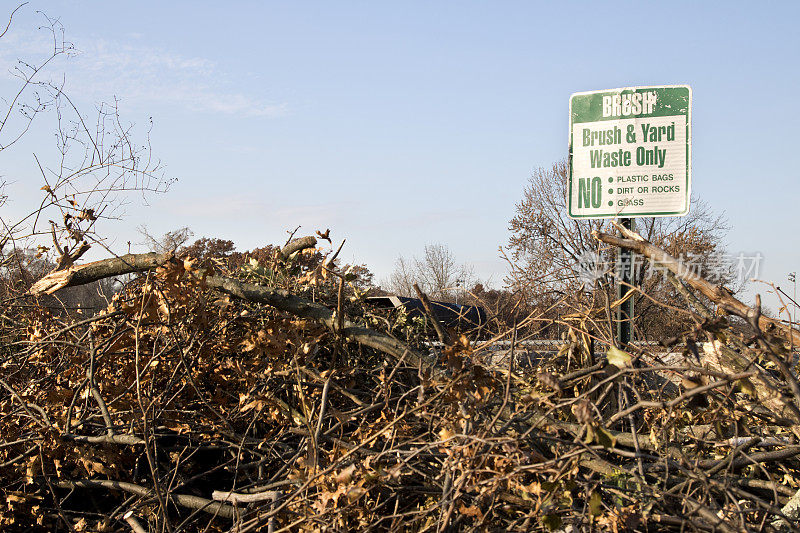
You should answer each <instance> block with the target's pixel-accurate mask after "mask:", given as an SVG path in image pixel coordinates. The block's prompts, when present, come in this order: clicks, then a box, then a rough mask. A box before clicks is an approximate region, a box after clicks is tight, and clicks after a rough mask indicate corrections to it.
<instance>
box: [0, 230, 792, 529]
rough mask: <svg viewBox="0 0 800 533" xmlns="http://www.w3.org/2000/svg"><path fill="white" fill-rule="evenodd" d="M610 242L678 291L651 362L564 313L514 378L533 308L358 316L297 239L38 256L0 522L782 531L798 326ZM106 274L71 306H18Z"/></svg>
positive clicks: (356, 298) (13, 372) (627, 242)
mask: <svg viewBox="0 0 800 533" xmlns="http://www.w3.org/2000/svg"><path fill="white" fill-rule="evenodd" d="M621 231H623V236H622V238H620V237H615V236H612V235H607V234H596V235H595V236H596V238H597V239H598V240H599V241H602V242H604V243H608V244H610V245H613V246H623V247H627V248H630V249H633V250H635V251H636V252H637V253H640V254H643V255H645V256H646V257H648V258H649V259H650V260H652V261H658V262H660V263H662V264H664V265H666V266H667V267H668V268H669V269H670V270H671V271H672V272H673V274H672V275H671V276H670V279H671V281H672V282H673V283H674V284H675V285H676V287H680V292H681V294H683V295H684V296H685V297H686V298H687V299H689V301H690V304H691V305H692V309H693V311H692V312H691V314H692V318H693V319H694V327H693V329H691V330H690V331H687V332H686V333H685V335H683V336H682V337H680V338H676V339H672V340H671V341H670V342H669V343H668V344H670V345H671V351H672V352H673V354H678V355H680V357H679V358H678V359H677V360H674V359H670V360H669V361H667V360H665V359H664V353H663V351H662V352H658V351H656V350H654V349H653V350H650V349H640V348H634V347H620V346H616V345H615V344H614V341H613V339H612V338H611V336H610V334H604V333H602V332H603V331H610V330H611V329H612V328H611V327H610V326H611V325H610V323H609V324H605V325H604V324H603V323H602V319H601V318H598V317H602V313H598V312H596V311H598V310H594V309H586V310H583V311H582V313H580V314H578V315H577V319H575V317H573V318H572V319H571V320H570V321H569V322H568V324H569V325H570V327H571V329H570V333H569V335H568V336H567V337H566V339H565V340H564V342H563V345H562V346H560V347H559V349H558V352H557V353H556V354H555V355H553V356H552V357H546V358H543V359H541V360H539V361H538V362H537V365H538V366H537V368H536V369H535V370H534V371H530V369H527V370H520V369H518V368H516V365H515V361H516V360H517V359H518V358H517V357H515V351H519V350H520V349H521V348H520V347H519V346H518V343H517V341H518V338H519V337H522V336H524V335H523V332H525V331H527V330H526V327H528V326H530V325H531V324H536V323H537V317H536V316H529V317H520V320H519V323H518V324H517V325H515V326H514V327H512V328H510V329H509V330H507V331H499V332H498V334H497V335H495V336H494V337H493V338H492V339H490V340H488V341H486V340H482V341H478V340H476V339H475V338H470V336H469V335H464V334H460V333H458V332H454V331H448V330H446V329H445V328H443V327H441V325H440V324H437V323H436V318H435V316H433V315H431V316H429V317H428V318H429V320H428V321H427V322H426V323H427V324H431V325H433V326H434V327H433V329H432V331H427V326H426V323H422V322H420V321H416V320H412V319H409V317H407V316H403V315H380V314H377V312H374V311H371V310H369V308H367V307H366V306H365V305H364V300H363V298H362V296H363V295H362V294H360V293H359V292H358V291H353V290H348V283H349V279H348V275H347V272H342V271H340V270H339V269H338V268H337V267H336V263H335V261H334V260H333V258H329V259H326V260H325V261H323V262H321V263H320V264H319V265H318V267H316V268H315V269H313V270H306V271H298V270H297V269H296V268H294V267H293V265H294V264H296V261H297V257H298V256H300V255H301V254H304V253H306V252H307V251H310V252H311V253H314V251H313V250H314V246H315V244H316V243H315V241H314V239H313V238H306V239H299V240H297V241H295V242H294V243H291V244H290V245H289V246H288V247H287V248H284V250H279V251H276V253H275V256H274V258H273V259H272V260H271V261H270V262H268V263H265V264H259V263H258V262H255V261H253V262H252V263H251V264H249V265H247V266H246V267H244V268H239V269H237V270H236V271H232V272H229V271H226V270H225V268H224V265H220V266H217V267H213V266H204V267H202V268H201V267H200V266H199V264H198V262H196V261H193V260H192V258H176V257H174V256H173V255H172V254H169V253H165V254H140V255H135V254H129V255H127V256H122V257H119V258H114V259H109V260H103V261H97V262H94V263H89V264H85V265H70V266H68V267H66V268H62V269H60V270H56V271H55V272H52V273H50V274H49V275H47V276H45V277H44V278H43V279H41V280H40V281H39V282H37V283H36V284H35V285H34V286H33V287H32V288H31V290H30V292H29V299H28V304H26V305H24V306H18V307H14V308H13V309H16V310H15V311H13V312H12V311H11V310H9V311H8V312H6V313H5V314H4V315H3V330H2V332H1V334H2V337H1V338H2V347H1V349H2V352H0V369H2V370H0V435H1V436H2V442H0V490H2V493H3V499H2V500H0V528H2V529H3V530H4V531H12V530H25V531H37V530H41V531H120V530H128V531H133V532H135V533H141V532H147V531H170V532H182V531H237V532H245V531H264V530H268V531H289V530H292V531H294V530H303V531H305V530H341V531H345V530H347V531H349V530H356V529H358V530H365V529H373V530H400V529H402V530H426V531H456V530H487V529H492V530H509V531H531V530H545V531H548V530H549V531H553V530H570V528H571V530H572V531H576V530H580V529H587V528H591V527H594V528H597V529H599V530H607V531H622V530H647V531H660V530H671V529H676V530H677V529H682V530H692V531H695V530H697V531H742V530H769V529H774V530H793V529H797V525H798V522H797V521H796V520H797V516H798V509H800V501H798V500H800V498H797V497H796V496H795V494H796V493H797V491H798V488H800V443H799V441H798V437H800V409H799V407H800V386H798V382H797V379H796V377H795V374H794V373H793V371H794V369H793V368H792V366H791V357H790V356H791V353H790V351H788V350H787V346H790V345H797V344H798V340H800V338H799V337H798V333H797V332H796V331H794V330H791V329H790V328H788V327H786V326H785V325H784V324H782V323H780V322H779V321H775V320H771V319H767V318H765V317H763V316H761V315H760V313H759V310H758V309H757V308H755V309H751V308H749V307H747V306H745V305H744V304H742V303H741V302H739V301H738V300H735V299H734V298H733V296H731V295H730V294H729V293H727V291H725V290H724V288H722V287H716V286H712V285H710V284H708V283H707V282H705V281H704V280H702V279H701V278H698V277H697V276H696V275H694V274H692V273H691V272H689V271H684V270H683V269H682V267H681V264H680V262H679V261H677V260H675V259H674V258H671V257H669V256H668V255H666V254H665V253H664V252H663V251H661V250H658V249H657V248H655V247H654V246H653V245H651V244H650V243H648V242H647V241H644V240H643V239H641V237H639V236H638V235H636V234H635V233H632V232H629V231H627V230H624V229H621ZM625 232H627V233H625ZM131 273H138V274H137V276H136V277H134V278H132V279H130V280H129V281H128V282H127V284H126V286H125V288H124V289H123V290H122V291H120V292H118V293H117V294H116V295H115V296H114V298H113V300H112V301H111V302H110V304H109V305H108V307H107V308H106V309H105V310H103V311H102V312H100V313H98V314H95V315H93V316H76V315H74V314H73V315H64V314H61V315H59V314H55V313H50V312H46V311H44V310H42V309H40V308H37V307H36V306H35V297H36V296H37V295H42V294H45V293H47V294H52V293H57V291H58V290H60V289H62V288H64V287H69V286H77V285H81V284H86V283H91V282H94V281H97V280H99V279H105V278H107V277H110V276H119V275H123V274H131ZM696 293H701V294H702V296H703V297H704V298H705V301H706V302H708V301H709V300H710V301H712V302H714V303H715V305H714V307H715V309H710V308H709V306H708V305H707V304H706V303H703V301H701V299H700V298H698V297H697V295H696ZM9 309H11V308H9ZM601 311H602V310H601ZM665 312H670V311H669V310H667V309H665ZM726 313H728V314H732V315H735V316H737V317H739V318H740V319H742V320H744V321H745V322H746V324H747V328H748V329H747V332H746V334H743V333H741V329H740V328H737V329H734V328H732V327H731V326H730V323H729V320H728V318H726V317H725V316H724V315H725V314H726ZM433 335H435V337H434V336H433ZM437 337H438V341H439V342H432V341H433V339H434V338H437ZM499 341H510V343H507V344H510V353H508V354H507V355H508V356H507V357H505V358H498V357H496V355H497V354H496V352H495V351H493V347H494V346H495V345H497V344H498V343H499ZM597 348H600V349H599V350H598V349H597ZM498 361H499V362H498ZM676 361H677V362H676Z"/></svg>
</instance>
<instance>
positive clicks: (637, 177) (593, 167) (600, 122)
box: [568, 85, 692, 218]
mask: <svg viewBox="0 0 800 533" xmlns="http://www.w3.org/2000/svg"><path fill="white" fill-rule="evenodd" d="M691 112H692V89H691V87H689V86H688V85H665V86H658V87H628V88H624V89H610V90H606V91H591V92H585V93H575V94H573V95H572V97H571V98H570V100H569V132H570V134H569V161H570V165H569V191H568V194H569V197H568V205H569V216H570V217H572V218H612V217H640V216H642V217H643V216H648V217H651V216H683V215H685V214H686V213H688V212H689V196H690V194H691V184H692V180H691V161H692V116H691Z"/></svg>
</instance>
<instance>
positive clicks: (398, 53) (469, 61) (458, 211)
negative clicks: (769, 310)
mask: <svg viewBox="0 0 800 533" xmlns="http://www.w3.org/2000/svg"><path fill="white" fill-rule="evenodd" d="M37 9H38V10H42V11H45V12H46V13H47V14H48V15H50V16H51V17H58V18H59V19H60V21H61V23H62V24H63V26H64V28H65V30H66V35H67V38H68V39H69V40H70V41H72V42H73V43H74V44H75V46H76V48H77V49H78V50H80V51H81V54H80V55H79V56H77V57H74V58H71V59H65V60H63V61H59V62H57V63H56V64H54V65H52V66H51V69H52V73H53V74H56V75H57V74H59V73H60V74H63V75H64V79H65V80H66V88H65V90H66V92H68V93H70V94H73V95H74V97H75V99H76V103H78V104H79V105H80V106H81V107H82V108H88V109H91V108H92V106H93V105H94V104H95V103H96V102H98V101H102V100H108V99H110V98H112V97H115V96H116V97H117V98H119V100H120V102H121V112H122V116H123V118H124V119H125V120H127V121H130V122H133V123H135V124H136V126H137V128H139V129H140V131H142V132H144V131H145V130H146V129H147V123H148V118H149V117H152V118H153V121H154V129H153V132H152V143H153V148H154V153H155V154H156V155H157V156H158V157H159V158H160V159H161V160H162V162H163V163H164V165H165V167H166V172H167V174H168V175H170V176H175V177H177V178H178V180H179V181H178V182H177V183H176V184H175V185H174V186H173V187H172V189H171V191H170V192H169V193H168V194H167V195H165V196H163V197H158V198H150V199H149V205H144V204H142V202H141V201H140V200H139V199H138V198H135V197H134V198H132V199H131V203H130V204H128V206H127V213H126V218H125V220H124V221H123V222H122V223H119V224H116V225H109V226H107V231H108V235H110V236H113V238H114V242H115V243H114V242H112V243H111V244H112V247H114V248H115V249H117V250H119V251H124V250H125V249H126V247H127V245H125V242H126V241H128V240H132V241H134V242H137V241H140V240H141V239H140V238H139V237H138V236H137V234H136V231H135V228H136V226H138V225H139V224H143V223H146V224H147V225H148V228H149V229H150V231H151V232H152V233H155V234H161V233H164V232H166V231H169V230H172V229H175V228H177V227H181V226H189V227H190V228H191V229H192V230H193V231H194V232H195V236H197V237H200V236H204V235H205V236H215V237H222V238H228V239H231V240H233V241H234V242H236V244H237V246H238V248H239V249H247V248H252V247H255V246H259V245H263V244H265V243H274V242H282V241H283V240H285V238H286V230H289V229H293V228H294V227H295V226H297V225H302V226H303V230H301V231H308V232H313V231H314V230H316V229H323V230H324V229H325V228H326V227H330V228H331V230H332V231H331V233H332V235H333V236H334V238H335V239H341V238H347V240H348V244H347V245H346V247H345V250H344V252H343V257H344V258H345V259H346V260H347V261H355V262H364V263H367V264H368V265H369V266H370V267H371V268H372V269H373V270H374V271H375V272H376V273H377V274H378V276H379V277H383V276H385V275H387V274H388V273H389V272H390V271H391V269H392V266H393V263H394V261H395V260H396V258H397V256H398V255H401V254H402V255H403V256H406V257H410V256H412V255H415V254H420V253H421V252H422V249H423V247H424V245H425V244H428V243H446V244H448V245H449V246H450V248H451V249H452V250H453V252H454V253H455V255H456V256H457V258H458V259H459V260H460V261H463V262H467V263H471V264H473V265H474V266H475V270H476V273H477V274H478V275H479V276H480V277H481V278H490V279H491V280H492V281H494V283H495V284H498V285H499V284H500V283H501V282H502V278H503V275H504V271H505V268H504V265H503V263H502V261H501V260H500V259H499V255H498V251H497V250H498V246H500V245H503V244H505V243H506V241H507V239H508V230H507V227H508V220H509V219H510V218H511V217H512V216H513V214H514V205H515V203H516V202H518V201H519V200H520V198H521V195H522V191H523V188H524V187H525V184H526V182H527V179H528V177H529V176H530V174H531V172H532V171H533V169H534V168H536V167H538V166H550V165H551V164H552V163H553V162H555V161H558V160H560V159H562V158H564V157H565V156H566V153H567V129H568V114H567V111H568V100H569V96H570V94H571V93H573V92H578V91H587V90H595V89H606V88H613V87H621V86H634V85H662V84H684V83H685V84H689V85H691V86H692V88H693V98H694V108H693V189H694V191H695V192H696V193H697V194H698V195H699V196H700V197H702V198H703V199H705V200H706V201H707V202H708V203H709V204H710V205H711V207H712V208H713V209H715V210H716V211H717V212H720V213H722V212H724V213H725V214H726V216H727V217H728V219H729V221H730V224H731V226H732V231H731V233H730V235H729V239H728V240H729V249H730V250H731V251H732V252H748V253H749V252H755V251H758V252H761V254H762V255H763V257H764V260H763V263H762V267H763V268H762V271H761V275H762V277H764V278H766V279H772V280H775V281H777V282H778V283H782V284H783V285H784V287H785V286H786V285H787V283H786V282H785V278H786V273H787V272H789V271H791V270H796V269H797V268H798V265H799V264H800V252H798V248H797V246H796V243H797V238H796V237H795V234H796V231H797V223H796V217H797V207H796V200H795V197H796V193H795V187H796V184H797V183H798V177H799V176H798V166H797V164H795V161H794V160H792V158H791V157H789V156H791V155H794V154H797V153H798V149H797V143H798V139H797V126H798V120H797V119H798V118H800V113H799V112H798V111H799V110H798V106H799V105H800V104H798V102H800V99H798V98H797V96H796V94H795V92H796V89H795V88H796V87H797V86H798V82H799V81H800V80H799V79H798V77H799V76H800V74H798V68H797V67H798V60H797V57H798V52H800V32H798V31H797V28H796V22H797V20H798V19H800V8H798V4H797V3H796V2H763V3H753V2H724V3H722V2H719V3H715V2H713V3H712V2H670V3H664V2H659V3H639V2H632V3H626V2H614V3H610V2H609V3H605V2H559V3H556V2H502V1H497V2H393V3H390V2H201V1H194V2H180V1H178V2H153V1H139V2H124V3H122V2H120V3H117V2H90V1H85V2H78V1H74V0H61V1H59V0H53V1H33V2H31V3H30V4H28V5H27V6H25V7H24V8H23V9H22V11H21V13H20V16H19V17H18V18H16V19H15V23H14V25H13V28H12V32H10V34H9V35H8V36H7V38H5V39H3V41H2V42H0V45H2V46H0V61H2V62H3V63H4V65H3V68H2V69H0V70H2V71H3V72H6V71H7V70H8V68H9V67H10V66H11V64H12V62H13V61H14V60H15V59H16V58H18V57H26V56H28V55H29V54H32V53H35V51H36V50H37V47H40V46H42V45H43V44H44V41H43V40H42V37H41V34H37V32H36V31H35V28H36V26H37V25H39V24H40V23H41V19H40V18H39V16H38V15H37V14H36V13H35V10H37ZM9 10H10V9H9ZM12 88H13V84H12V80H11V79H10V78H9V77H8V76H5V77H2V78H0V91H1V92H2V94H3V95H7V94H9V91H10V90H11V89H12ZM51 126H52V123H48V122H46V121H42V122H41V123H39V124H37V128H39V129H38V130H36V131H34V132H32V133H31V135H30V139H31V140H30V142H29V144H28V145H19V146H16V147H14V149H13V150H11V149H9V150H7V151H4V152H3V154H2V156H3V160H4V161H3V163H2V165H3V167H4V175H5V176H6V179H10V180H11V181H13V183H12V186H11V188H10V189H9V192H10V194H11V199H12V202H11V203H10V204H9V205H7V206H6V207H4V210H7V211H8V212H9V213H11V212H13V211H14V210H20V211H21V210H23V209H24V208H25V207H27V204H26V202H28V201H32V200H34V199H36V198H37V196H36V195H37V194H41V193H40V191H38V188H39V187H40V186H41V183H40V178H39V176H38V171H37V167H36V166H35V162H34V160H33V158H32V156H31V153H32V152H33V151H36V152H37V153H40V154H41V155H42V157H45V158H46V157H47V156H48V155H47V154H48V153H47V150H45V149H42V148H40V147H41V146H42V145H41V144H35V143H41V142H43V141H46V140H48V139H51V136H50V137H49V135H51V132H50V130H48V128H49V127H51ZM48 142H51V141H48Z"/></svg>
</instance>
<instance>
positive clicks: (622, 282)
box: [617, 218, 636, 349]
mask: <svg viewBox="0 0 800 533" xmlns="http://www.w3.org/2000/svg"><path fill="white" fill-rule="evenodd" d="M620 222H621V223H622V227H624V228H626V229H630V230H634V231H635V230H636V221H635V219H633V218H623V219H621V220H620ZM633 257H634V253H633V252H632V251H630V250H627V249H625V248H618V249H617V275H618V276H619V282H618V283H617V299H618V300H621V299H623V298H625V297H626V296H628V294H629V293H630V292H631V291H632V290H633V289H632V286H633V283H634V279H633V277H634V274H635V273H634V268H633V266H634V264H633V263H634V262H633ZM633 301H634V295H633V294H631V295H630V296H629V297H628V299H627V300H625V301H624V302H623V303H621V304H620V305H619V306H618V307H617V345H618V346H619V347H620V348H623V349H624V348H625V347H626V346H627V345H628V344H629V343H630V342H631V341H632V340H633V317H634V314H633V313H634V309H633Z"/></svg>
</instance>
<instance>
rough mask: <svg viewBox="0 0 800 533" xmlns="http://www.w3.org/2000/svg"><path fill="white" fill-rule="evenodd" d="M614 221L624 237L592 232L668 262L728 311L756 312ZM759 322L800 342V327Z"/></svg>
mask: <svg viewBox="0 0 800 533" xmlns="http://www.w3.org/2000/svg"><path fill="white" fill-rule="evenodd" d="M614 225H615V226H616V228H617V229H618V230H619V231H620V233H622V235H623V237H624V238H620V237H617V236H614V235H610V234H608V233H603V232H602V231H597V230H595V231H593V232H592V236H593V237H594V238H595V239H597V240H598V241H600V242H604V243H606V244H611V245H614V246H618V247H620V248H626V249H628V250H632V251H634V252H636V253H638V254H641V255H643V256H645V257H647V258H648V259H650V260H651V261H653V262H654V263H660V264H662V265H664V266H665V267H667V268H668V269H669V270H670V272H672V273H673V274H675V276H677V277H678V278H679V279H681V280H683V281H685V282H686V283H687V284H688V285H689V286H690V287H692V288H693V289H695V290H697V291H700V293H702V294H703V295H704V296H705V297H706V298H708V299H710V300H712V301H713V302H714V303H716V304H717V305H718V306H720V307H721V308H722V309H724V310H725V311H726V312H727V313H730V314H734V315H738V316H740V317H742V318H744V319H747V318H748V316H749V315H750V314H752V313H753V309H752V308H751V307H750V306H748V305H747V304H745V303H743V302H741V301H740V300H737V299H736V298H734V296H733V294H731V292H730V291H729V290H728V289H726V288H725V287H723V286H722V285H715V284H713V283H710V282H708V281H706V280H705V279H703V278H701V277H700V276H699V275H697V274H696V273H695V272H694V271H692V269H691V268H689V267H688V266H687V265H686V264H684V263H683V261H681V260H679V259H676V258H674V257H672V256H671V255H669V254H668V253H667V252H665V251H664V250H662V249H661V248H659V247H658V246H656V245H654V244H653V243H651V242H650V241H648V240H646V239H645V238H644V237H642V236H641V235H639V234H638V233H636V232H635V231H632V230H630V229H627V228H625V227H623V226H622V225H621V224H617V223H614ZM758 325H759V326H760V327H761V329H762V330H764V331H769V330H771V329H773V328H774V329H775V330H777V331H778V332H779V333H780V335H781V336H782V337H784V338H785V339H786V340H787V341H789V340H791V341H792V342H793V344H795V345H798V344H800V331H798V330H796V329H793V328H791V327H789V326H787V325H786V324H783V323H782V322H780V321H779V320H775V319H774V318H769V317H766V316H763V315H762V316H760V317H759V319H758Z"/></svg>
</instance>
